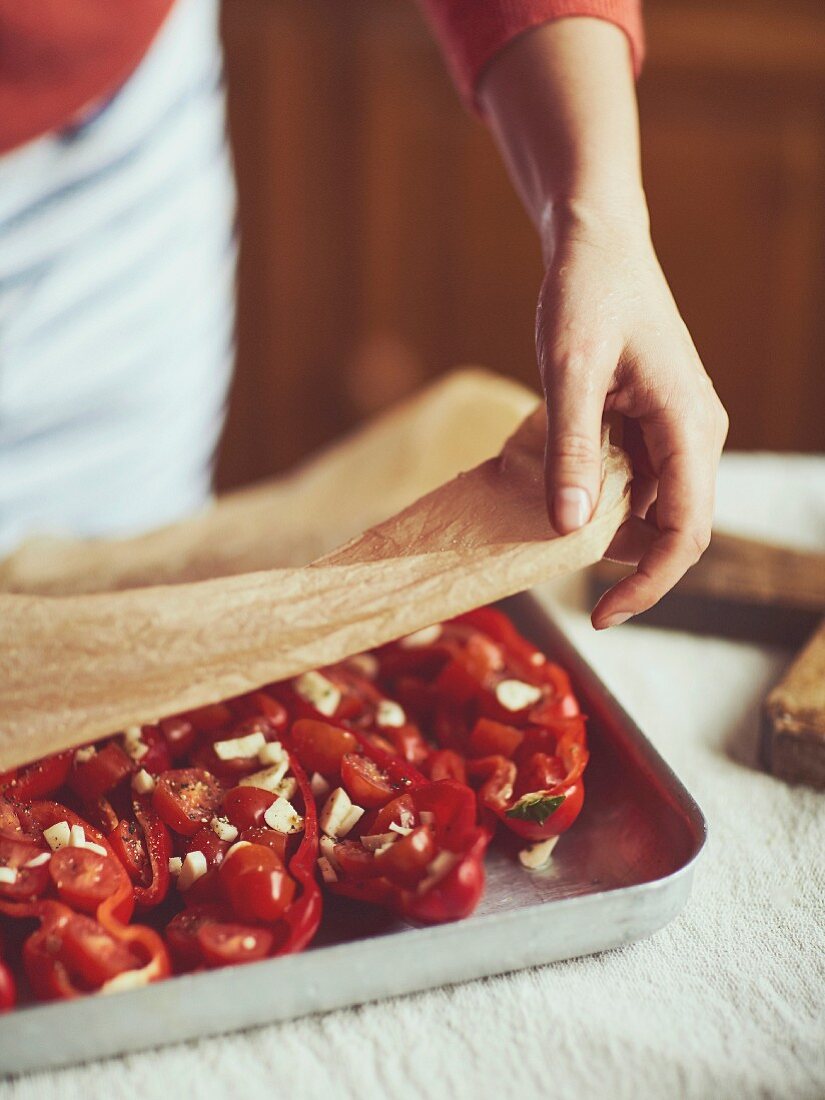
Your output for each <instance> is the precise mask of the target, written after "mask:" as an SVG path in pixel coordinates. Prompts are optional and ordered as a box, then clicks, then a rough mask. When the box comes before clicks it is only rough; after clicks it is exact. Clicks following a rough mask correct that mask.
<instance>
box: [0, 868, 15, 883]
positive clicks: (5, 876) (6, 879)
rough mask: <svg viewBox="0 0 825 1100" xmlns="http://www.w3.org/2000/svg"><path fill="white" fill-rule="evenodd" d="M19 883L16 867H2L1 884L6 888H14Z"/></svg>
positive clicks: (0, 872)
mask: <svg viewBox="0 0 825 1100" xmlns="http://www.w3.org/2000/svg"><path fill="white" fill-rule="evenodd" d="M15 882H17V868H16V867H0V883H2V884H3V885H4V886H14V884H15Z"/></svg>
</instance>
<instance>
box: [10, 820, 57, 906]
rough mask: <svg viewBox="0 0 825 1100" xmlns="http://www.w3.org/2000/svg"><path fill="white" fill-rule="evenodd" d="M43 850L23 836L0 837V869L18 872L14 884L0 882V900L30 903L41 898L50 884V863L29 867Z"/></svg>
mask: <svg viewBox="0 0 825 1100" xmlns="http://www.w3.org/2000/svg"><path fill="white" fill-rule="evenodd" d="M42 853H43V848H42V847H41V846H39V845H37V844H35V843H34V842H33V841H31V840H28V839H27V838H24V837H22V836H20V837H11V836H8V835H0V867H10V868H11V869H12V870H13V871H16V872H17V877H16V879H15V880H14V882H0V898H3V899H7V900H9V901H30V900H31V899H32V898H38V897H40V896H41V895H42V894H43V893H44V892H45V890H46V888H47V887H48V884H49V869H48V863H45V864H41V865H40V866H39V867H27V866H26V864H27V863H29V862H30V861H31V860H33V859H36V858H37V857H38V856H40V855H42Z"/></svg>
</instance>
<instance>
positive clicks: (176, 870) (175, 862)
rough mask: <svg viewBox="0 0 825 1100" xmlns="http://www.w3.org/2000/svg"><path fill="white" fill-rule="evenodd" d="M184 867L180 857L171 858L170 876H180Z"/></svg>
mask: <svg viewBox="0 0 825 1100" xmlns="http://www.w3.org/2000/svg"><path fill="white" fill-rule="evenodd" d="M182 866H183V860H182V859H181V858H180V856H169V874H170V875H174V876H175V878H177V876H178V875H179V874H180V871H181V867H182Z"/></svg>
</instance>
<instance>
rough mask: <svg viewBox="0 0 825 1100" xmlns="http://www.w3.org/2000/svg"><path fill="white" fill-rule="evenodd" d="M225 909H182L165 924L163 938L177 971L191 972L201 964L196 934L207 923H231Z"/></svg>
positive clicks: (213, 906) (208, 906)
mask: <svg viewBox="0 0 825 1100" xmlns="http://www.w3.org/2000/svg"><path fill="white" fill-rule="evenodd" d="M231 919H232V914H231V913H230V912H229V909H228V908H227V907H218V906H215V905H201V906H194V907H193V908H191V909H184V910H183V911H182V912H180V913H178V914H177V916H175V917H173V918H172V920H171V921H170V922H169V923H168V924H167V926H166V930H165V932H164V936H165V938H166V942H167V944H168V945H169V950H170V951H171V953H172V959H173V960H174V963H175V966H176V967H177V969H178V970H193V969H194V968H195V967H196V966H200V965H201V963H202V962H203V949H202V947H201V944H200V940H199V939H198V932H199V931H200V929H201V928H202V927H203V926H204V925H205V924H206V923H207V922H209V921H218V922H219V923H224V922H227V921H231Z"/></svg>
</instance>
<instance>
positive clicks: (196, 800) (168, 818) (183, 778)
mask: <svg viewBox="0 0 825 1100" xmlns="http://www.w3.org/2000/svg"><path fill="white" fill-rule="evenodd" d="M221 793H222V792H221V785H220V783H219V782H218V780H217V779H216V778H215V777H214V776H213V775H211V774H210V773H209V772H207V771H204V770H203V769H202V768H178V769H173V770H171V771H167V772H164V773H163V774H162V775H160V776H159V777H158V779H157V782H156V783H155V790H154V793H153V795H152V803H153V805H154V807H155V809H156V810H157V812H158V815H159V817H160V818H161V820H162V821H164V822H165V823H166V824H167V825H168V826H169V828H170V829H174V830H175V832H176V833H180V834H181V835H182V836H192V834H193V833H196V832H197V831H198V829H199V828H200V827H201V825H203V824H204V823H205V822H207V821H208V820H209V819H210V817H212V815H213V813H214V812H215V809H216V808H217V806H218V805H219V804H220V801H221Z"/></svg>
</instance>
